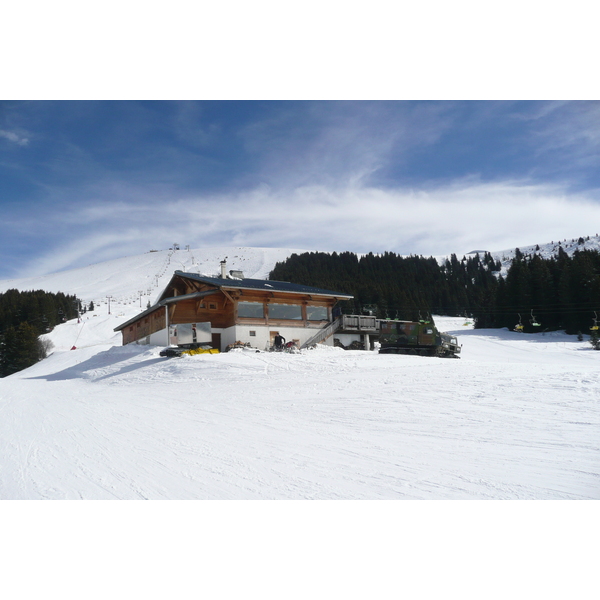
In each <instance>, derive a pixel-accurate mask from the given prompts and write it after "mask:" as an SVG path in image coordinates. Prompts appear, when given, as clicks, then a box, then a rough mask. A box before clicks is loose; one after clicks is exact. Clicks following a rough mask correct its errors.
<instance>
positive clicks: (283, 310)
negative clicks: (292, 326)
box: [269, 304, 302, 320]
mask: <svg viewBox="0 0 600 600" xmlns="http://www.w3.org/2000/svg"><path fill="white" fill-rule="evenodd" d="M269 318H270V319H297V320H302V307H301V306H299V305H297V304H269Z"/></svg>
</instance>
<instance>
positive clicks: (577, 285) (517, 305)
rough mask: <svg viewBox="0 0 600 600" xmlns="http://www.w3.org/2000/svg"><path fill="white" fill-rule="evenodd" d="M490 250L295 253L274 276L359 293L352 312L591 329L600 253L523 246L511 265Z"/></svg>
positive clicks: (598, 296) (598, 299) (598, 307)
mask: <svg viewBox="0 0 600 600" xmlns="http://www.w3.org/2000/svg"><path fill="white" fill-rule="evenodd" d="M500 271H501V264H500V262H499V261H494V259H493V257H492V256H491V254H489V253H487V252H486V253H484V254H483V256H482V257H481V258H480V256H479V255H478V254H475V255H473V256H469V257H463V258H462V259H461V260H459V259H458V258H457V256H456V255H455V254H452V255H451V256H450V258H448V259H447V260H446V261H445V262H444V263H442V264H440V263H438V261H437V260H436V259H435V258H433V257H429V258H425V257H423V256H404V257H403V256H399V255H397V254H394V253H392V252H386V253H384V254H380V255H374V254H372V253H369V254H366V255H362V256H360V257H359V256H357V255H356V254H354V253H352V252H342V253H339V254H338V253H335V252H334V253H332V254H326V253H322V252H309V253H304V254H300V255H298V254H293V255H292V256H290V257H289V259H288V260H286V261H284V262H280V263H277V264H276V265H275V268H274V269H273V271H272V272H271V274H270V278H271V279H273V280H280V281H290V282H294V283H303V284H305V285H312V286H316V287H321V288H325V289H330V290H336V291H340V292H346V293H349V294H353V295H354V300H353V301H347V302H344V303H343V304H342V312H344V313H346V314H351V313H353V314H363V313H365V312H370V311H372V312H373V314H376V315H377V316H378V317H379V318H384V319H385V318H389V319H401V320H407V321H412V320H417V319H420V318H426V317H428V316H430V315H434V314H439V315H448V316H464V317H465V318H471V319H473V320H474V323H475V327H477V328H500V327H507V328H509V329H515V327H516V326H518V325H521V326H522V331H524V332H529V333H533V332H541V331H553V330H557V329H564V330H565V331H566V332H567V333H570V334H576V333H579V332H587V333H589V331H590V327H591V326H593V325H594V324H595V318H596V317H600V254H599V253H598V252H597V251H595V250H582V251H576V252H575V253H574V254H573V255H572V256H569V255H568V254H567V253H566V252H564V250H562V248H559V251H558V255H557V256H556V257H555V258H554V257H552V258H542V257H540V256H539V255H538V254H533V255H524V254H523V253H521V252H520V251H519V250H518V249H517V250H516V251H515V258H514V259H513V260H512V263H511V265H510V267H509V268H508V271H507V272H506V274H505V275H504V276H502V275H501V274H500Z"/></svg>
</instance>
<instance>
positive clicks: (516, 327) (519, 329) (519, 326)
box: [514, 313, 523, 333]
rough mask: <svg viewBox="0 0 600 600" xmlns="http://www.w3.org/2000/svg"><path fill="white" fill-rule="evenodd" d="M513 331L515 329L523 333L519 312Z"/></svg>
mask: <svg viewBox="0 0 600 600" xmlns="http://www.w3.org/2000/svg"><path fill="white" fill-rule="evenodd" d="M517 314H519V313H517ZM514 331H517V332H518V333H523V323H522V322H521V315H520V314H519V322H518V323H517V324H516V325H515V329H514Z"/></svg>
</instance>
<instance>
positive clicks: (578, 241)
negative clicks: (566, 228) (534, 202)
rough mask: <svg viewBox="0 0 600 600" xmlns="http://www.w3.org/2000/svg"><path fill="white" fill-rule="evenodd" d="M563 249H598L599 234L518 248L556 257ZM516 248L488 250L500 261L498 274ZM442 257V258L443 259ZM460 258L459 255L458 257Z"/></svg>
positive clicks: (524, 252)
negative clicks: (500, 267)
mask: <svg viewBox="0 0 600 600" xmlns="http://www.w3.org/2000/svg"><path fill="white" fill-rule="evenodd" d="M561 248H562V249H563V251H564V252H566V253H567V254H568V255H569V256H572V255H573V254H574V253H575V252H576V251H577V250H596V251H597V250H600V236H598V235H595V236H588V237H585V238H583V237H582V238H571V239H566V238H565V239H562V240H556V241H551V242H550V243H546V244H533V245H531V246H521V247H520V248H519V250H520V251H521V253H522V254H523V255H524V256H527V255H529V256H533V255H534V254H537V255H539V256H540V257H542V258H551V257H554V258H556V257H557V256H558V252H559V250H560V249H561ZM485 252H486V251H485V250H473V251H472V252H469V253H468V254H467V255H466V256H470V255H474V254H479V255H480V256H481V257H483V255H484V254H485ZM515 253H516V248H510V249H508V250H496V251H490V254H491V255H492V257H493V259H494V260H495V261H498V260H499V261H500V264H501V265H502V270H501V271H500V274H501V275H503V276H505V275H506V273H507V271H508V269H509V267H510V264H511V262H512V259H513V258H514V257H515ZM445 258H446V257H444V259H443V260H445ZM459 258H460V257H459Z"/></svg>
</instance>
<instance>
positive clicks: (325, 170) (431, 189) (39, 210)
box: [0, 101, 600, 279]
mask: <svg viewBox="0 0 600 600" xmlns="http://www.w3.org/2000/svg"><path fill="white" fill-rule="evenodd" d="M599 164H600V103H599V102H594V101H569V102H548V101H539V102H538V101H514V102H512V101H426V102H419V101H199V102H195V101H181V102H176V101H139V102H138V101H28V102H22V101H3V102H0V207H1V214H2V219H1V223H0V227H1V231H0V256H1V257H2V260H1V261H0V278H2V279H8V278H13V277H20V276H24V275H33V274H43V273H47V272H52V271H57V270H62V269H66V268H71V267H76V266H82V265H86V264H90V263H95V262H100V261H102V260H108V259H111V258H117V257H120V256H125V255H130V254H137V253H143V252H147V251H148V250H150V249H162V248H167V247H169V245H170V244H172V243H173V242H178V243H180V244H182V245H187V244H189V245H191V246H192V247H209V246H217V245H225V246H228V245H232V246H233V245H235V246H267V247H288V248H302V249H311V250H338V251H342V250H351V251H355V252H368V251H373V252H379V251H386V250H388V251H394V252H399V253H404V254H408V253H413V254H425V255H440V254H448V253H452V252H456V253H457V254H462V253H465V252H469V251H470V250H473V249H487V250H502V249H505V248H513V247H515V246H518V245H529V244H534V243H545V242H549V241H551V240H554V239H557V238H561V239H562V238H571V237H575V236H577V237H578V236H580V235H584V236H586V235H594V234H596V233H597V232H599V230H600V191H599V190H600V169H599V168H598V166H599Z"/></svg>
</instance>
